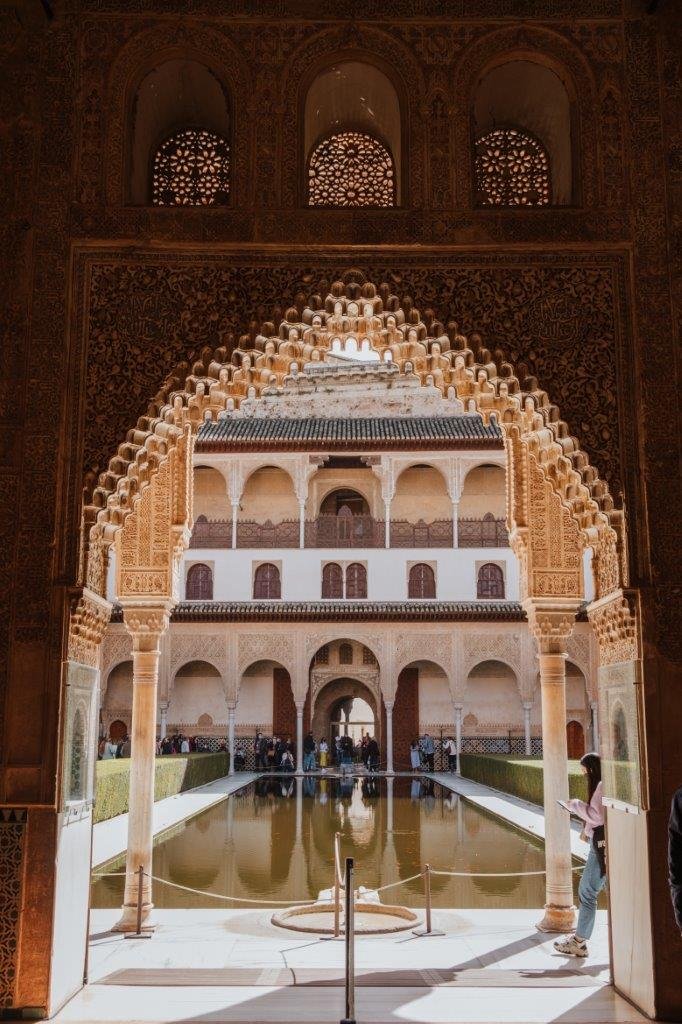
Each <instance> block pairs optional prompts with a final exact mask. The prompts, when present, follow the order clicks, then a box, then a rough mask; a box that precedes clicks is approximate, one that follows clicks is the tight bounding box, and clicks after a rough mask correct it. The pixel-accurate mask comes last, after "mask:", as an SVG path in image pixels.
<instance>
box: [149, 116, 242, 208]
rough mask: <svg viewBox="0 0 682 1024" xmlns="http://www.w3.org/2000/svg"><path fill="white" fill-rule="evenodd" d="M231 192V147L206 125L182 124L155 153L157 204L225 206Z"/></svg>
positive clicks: (154, 176)
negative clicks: (191, 126) (205, 126)
mask: <svg viewBox="0 0 682 1024" xmlns="http://www.w3.org/2000/svg"><path fill="white" fill-rule="evenodd" d="M229 194H230V147H229V145H228V143H227V141H226V140H225V139H224V138H222V137H221V136H220V135H216V134H215V132H210V131H207V130H206V129H205V128H182V129H181V130H180V131H178V132H175V133H174V134H173V135H171V136H170V138H168V139H166V141H165V142H162V143H161V145H160V146H159V148H158V149H157V151H156V154H155V156H154V169H153V172H152V202H153V203H154V206H222V205H224V204H225V203H227V201H228V198H229Z"/></svg>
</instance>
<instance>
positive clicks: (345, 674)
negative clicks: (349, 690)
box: [310, 665, 381, 708]
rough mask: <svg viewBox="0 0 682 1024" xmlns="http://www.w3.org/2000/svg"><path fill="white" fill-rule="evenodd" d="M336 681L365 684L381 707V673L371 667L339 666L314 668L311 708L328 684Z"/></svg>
mask: <svg viewBox="0 0 682 1024" xmlns="http://www.w3.org/2000/svg"><path fill="white" fill-rule="evenodd" d="M335 679H356V680H358V682H361V683H364V685H365V686H366V687H367V689H368V690H369V691H370V693H372V695H373V696H374V699H375V700H376V701H377V706H378V705H379V695H380V692H381V686H380V677H379V671H378V670H377V668H372V666H371V665H338V666H334V667H329V668H327V667H326V666H325V667H319V668H314V669H313V670H312V672H311V673H310V706H311V707H312V708H314V707H315V702H316V700H317V698H318V697H319V695H320V693H321V692H322V690H324V688H325V686H326V685H327V684H328V683H331V682H333V680H335Z"/></svg>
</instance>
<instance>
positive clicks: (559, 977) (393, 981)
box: [93, 964, 605, 988]
mask: <svg viewBox="0 0 682 1024" xmlns="http://www.w3.org/2000/svg"><path fill="white" fill-rule="evenodd" d="M603 970H604V965H603V964H602V965H597V966H594V965H591V966H590V967H588V968H585V969H584V970H578V969H576V970H569V969H566V968H556V969H554V968H547V969H543V970H532V969H531V970H495V969H491V968H467V969H465V970H461V971H456V970H452V971H451V970H443V969H442V968H440V969H435V968H429V969H428V970H423V971H415V970H391V969H384V970H382V969H376V970H371V969H359V970H356V974H355V984H356V986H357V987H359V988H575V987H578V988H604V987H605V986H604V983H603V982H602V981H600V980H599V979H598V978H597V977H594V976H593V975H597V974H598V973H599V972H600V971H603ZM93 984H94V985H117V986H144V987H149V988H155V987H160V988H167V987H175V986H178V987H183V988H194V987H206V986H211V987H220V988H234V987H240V986H248V987H261V986H263V987H268V988H291V987H295V988H301V987H306V986H315V987H317V986H319V987H325V988H329V987H331V988H340V987H341V986H343V985H344V975H343V972H342V971H341V970H339V969H336V968H296V969H293V968H279V967H272V968H270V967H266V968H252V967H245V968H236V967H219V968H205V967H198V968H184V967H165V968H158V969H154V968H136V967H135V968H124V969H122V970H120V971H114V972H113V973H112V974H107V975H106V976H105V977H103V978H101V979H100V980H99V981H96V982H93Z"/></svg>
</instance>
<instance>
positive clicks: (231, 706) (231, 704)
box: [227, 700, 237, 714]
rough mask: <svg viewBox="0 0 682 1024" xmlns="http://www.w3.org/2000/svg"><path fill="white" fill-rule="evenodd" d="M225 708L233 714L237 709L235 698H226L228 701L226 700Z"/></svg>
mask: <svg viewBox="0 0 682 1024" xmlns="http://www.w3.org/2000/svg"><path fill="white" fill-rule="evenodd" d="M227 710H228V711H229V712H230V713H231V714H234V713H235V711H236V710H237V701H236V700H228V702H227Z"/></svg>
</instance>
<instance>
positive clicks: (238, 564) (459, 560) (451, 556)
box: [183, 548, 519, 601]
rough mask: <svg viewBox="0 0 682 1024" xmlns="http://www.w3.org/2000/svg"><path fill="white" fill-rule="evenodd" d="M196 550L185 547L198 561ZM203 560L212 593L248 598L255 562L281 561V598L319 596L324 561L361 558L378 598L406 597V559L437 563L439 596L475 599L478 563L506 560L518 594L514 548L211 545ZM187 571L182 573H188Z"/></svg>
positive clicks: (372, 595) (509, 589) (510, 593)
mask: <svg viewBox="0 0 682 1024" xmlns="http://www.w3.org/2000/svg"><path fill="white" fill-rule="evenodd" d="M197 554H198V552H196V551H190V552H188V553H187V556H188V557H187V561H188V562H192V561H196V558H197ZM201 555H202V561H204V562H212V563H213V564H214V580H213V599H214V600H215V601H249V600H251V598H252V596H253V593H252V579H253V563H254V562H274V563H275V564H281V574H282V598H283V600H285V601H319V600H320V599H321V594H322V563H323V562H329V561H335V560H338V561H339V562H348V561H351V560H352V561H358V562H364V563H365V565H366V566H367V596H368V598H369V599H370V600H374V601H404V600H407V576H408V563H414V562H430V563H434V562H435V563H437V571H436V597H437V599H438V600H439V601H473V600H475V599H476V563H477V562H479V563H480V562H498V563H500V562H504V563H505V579H506V600H509V601H516V600H518V596H519V574H518V565H517V561H516V558H515V557H514V555H513V553H512V551H511V549H510V548H458V549H454V548H453V549H449V548H445V549H444V548H431V549H426V550H425V549H423V548H418V549H417V548H400V549H398V550H396V549H395V548H393V549H388V550H387V549H385V548H361V549H358V550H352V549H348V548H343V549H330V548H314V549H312V548H305V549H303V550H301V549H298V548H271V549H269V550H262V549H258V550H249V549H246V548H243V549H237V550H236V551H232V550H226V549H224V548H223V549H218V548H208V549H206V550H204V551H202V552H201ZM184 575H185V574H184V573H183V578H184Z"/></svg>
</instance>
